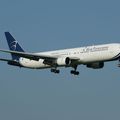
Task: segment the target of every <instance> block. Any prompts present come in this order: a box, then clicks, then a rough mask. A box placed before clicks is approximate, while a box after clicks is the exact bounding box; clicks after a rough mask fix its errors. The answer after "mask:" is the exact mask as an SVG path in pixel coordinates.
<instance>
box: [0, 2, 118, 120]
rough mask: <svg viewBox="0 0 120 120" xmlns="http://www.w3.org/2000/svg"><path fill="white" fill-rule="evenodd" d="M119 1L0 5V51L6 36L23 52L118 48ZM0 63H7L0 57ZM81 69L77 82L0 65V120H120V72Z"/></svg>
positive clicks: (64, 74)
mask: <svg viewBox="0 0 120 120" xmlns="http://www.w3.org/2000/svg"><path fill="white" fill-rule="evenodd" d="M119 5H120V1H119V0H114V1H113V0H59V1H58V0H19V1H17V0H0V48H6V49H8V46H7V43H6V40H5V37H4V32H5V31H10V32H11V33H12V34H13V36H14V37H15V38H16V39H17V40H18V41H19V43H20V44H21V45H22V46H23V48H24V49H25V50H26V51H29V52H39V51H48V50H54V49H62V48H71V47H79V46H86V45H93V44H103V43H112V42H120V13H119V12H120V7H119ZM0 57H7V58H10V57H11V56H10V55H8V54H3V53H0ZM117 64H118V62H117V61H116V62H110V63H106V64H105V67H104V68H103V69H102V70H92V69H87V68H86V67H85V66H79V67H78V70H79V71H80V73H81V74H80V76H78V77H74V76H72V75H70V74H69V72H70V70H71V69H70V68H67V69H62V71H61V74H60V75H54V74H51V73H50V71H49V70H43V71H42V70H30V69H20V68H16V67H11V66H8V65H7V64H5V63H3V62H0V68H1V70H0V119H1V120H8V119H9V120H21V119H22V120H40V119H41V120H73V119H74V120H80V119H82V120H96V119H97V120H101V119H102V120H108V119H109V120H113V119H115V120H119V119H120V102H119V101H120V92H119V91H120V79H119V73H120V68H118V67H117Z"/></svg>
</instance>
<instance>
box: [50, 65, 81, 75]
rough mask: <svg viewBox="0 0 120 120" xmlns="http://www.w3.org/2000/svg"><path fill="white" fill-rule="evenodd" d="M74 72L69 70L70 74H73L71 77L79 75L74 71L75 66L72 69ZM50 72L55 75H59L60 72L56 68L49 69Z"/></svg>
mask: <svg viewBox="0 0 120 120" xmlns="http://www.w3.org/2000/svg"><path fill="white" fill-rule="evenodd" d="M73 68H74V70H71V71H70V73H71V74H73V75H79V71H76V70H77V65H76V66H74V67H73ZM51 72H52V73H56V74H59V73H60V70H58V69H57V68H52V69H51Z"/></svg>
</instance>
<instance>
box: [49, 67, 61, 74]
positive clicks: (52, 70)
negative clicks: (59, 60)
mask: <svg viewBox="0 0 120 120" xmlns="http://www.w3.org/2000/svg"><path fill="white" fill-rule="evenodd" d="M51 72H53V73H56V74H59V73H60V70H57V69H56V68H54V69H53V68H52V69H51Z"/></svg>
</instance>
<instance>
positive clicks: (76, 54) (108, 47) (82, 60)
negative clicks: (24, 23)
mask: <svg viewBox="0 0 120 120" xmlns="http://www.w3.org/2000/svg"><path fill="white" fill-rule="evenodd" d="M36 54H37V55H39V54H40V55H41V54H43V55H49V56H54V57H57V58H62V57H69V58H77V59H79V60H78V63H77V64H78V65H79V64H89V63H95V62H101V61H102V62H106V61H112V60H116V59H117V57H119V56H118V55H119V54H120V44H117V43H114V44H104V45H93V46H87V47H80V48H73V49H64V50H56V51H49V52H40V53H36ZM43 61H44V60H43V59H39V61H35V60H30V59H26V58H22V57H21V58H20V60H19V62H20V64H21V65H22V66H23V67H28V68H33V69H43V68H50V67H51V66H50V65H47V64H44V63H43ZM57 67H61V65H60V66H57Z"/></svg>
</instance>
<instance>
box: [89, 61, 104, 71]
mask: <svg viewBox="0 0 120 120" xmlns="http://www.w3.org/2000/svg"><path fill="white" fill-rule="evenodd" d="M87 67H88V68H93V69H100V68H103V67H104V63H103V62H97V63H91V64H87Z"/></svg>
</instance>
